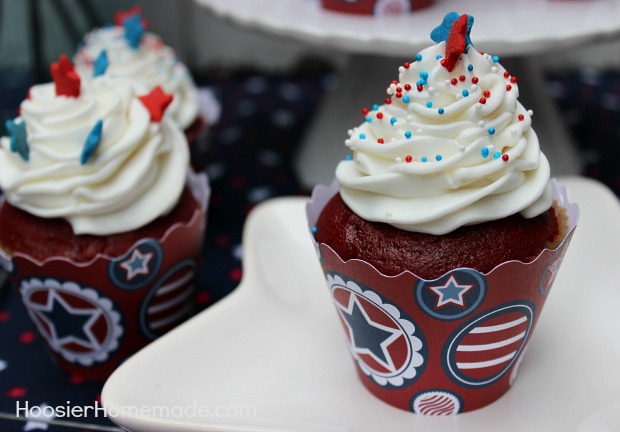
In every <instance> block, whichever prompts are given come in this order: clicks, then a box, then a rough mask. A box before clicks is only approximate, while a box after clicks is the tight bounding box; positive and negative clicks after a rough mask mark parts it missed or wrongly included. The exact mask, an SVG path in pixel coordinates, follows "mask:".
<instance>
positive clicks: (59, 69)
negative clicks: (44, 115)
mask: <svg viewBox="0 0 620 432" xmlns="http://www.w3.org/2000/svg"><path fill="white" fill-rule="evenodd" d="M50 71H51V73H52V78H53V79H54V84H55V86H56V96H67V97H75V98H76V97H78V96H79V95H80V76H79V75H78V74H77V72H76V71H75V69H73V65H72V64H71V62H70V61H69V59H68V58H67V56H66V55H64V54H61V56H60V58H59V59H58V62H57V63H52V65H51V67H50Z"/></svg>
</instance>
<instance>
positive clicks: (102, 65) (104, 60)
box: [93, 50, 110, 78]
mask: <svg viewBox="0 0 620 432" xmlns="http://www.w3.org/2000/svg"><path fill="white" fill-rule="evenodd" d="M109 64H110V63H109V62H108V53H107V52H106V50H101V52H100V53H99V55H98V56H97V58H96V59H95V61H94V62H93V77H95V78H96V77H98V76H101V75H103V74H104V73H105V71H106V70H107V69H108V66H109Z"/></svg>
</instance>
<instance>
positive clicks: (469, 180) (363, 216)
mask: <svg viewBox="0 0 620 432" xmlns="http://www.w3.org/2000/svg"><path fill="white" fill-rule="evenodd" d="M472 25H473V17H471V16H468V15H461V16H459V15H458V14H456V13H454V12H453V13H450V14H448V15H446V17H445V18H444V20H443V22H442V24H441V25H440V26H438V27H437V28H436V29H435V30H433V32H432V33H431V38H432V39H433V40H434V41H435V42H436V44H435V45H433V46H431V47H429V48H426V49H424V50H422V51H421V52H419V53H418V54H417V55H416V56H415V59H414V60H413V61H411V62H407V63H405V64H404V65H402V66H401V67H400V68H399V76H398V80H395V81H393V82H392V83H391V84H390V85H389V87H388V89H387V94H388V97H387V99H386V100H385V103H383V104H381V105H374V106H373V107H371V108H369V109H366V108H365V109H363V115H364V117H365V121H364V122H363V123H362V124H361V125H360V126H358V127H356V128H353V129H352V130H350V131H349V138H348V139H347V140H346V141H345V143H346V145H347V146H348V147H349V148H350V149H351V150H352V151H353V157H352V158H347V159H346V160H344V161H341V162H340V163H339V164H338V166H337V168H336V180H337V181H336V182H334V184H333V185H332V186H331V187H323V186H320V187H317V188H315V191H314V193H313V198H312V202H311V203H310V204H309V206H308V219H309V225H310V227H311V228H312V232H313V237H314V240H315V241H316V244H317V250H318V252H319V256H320V259H321V264H322V267H323V271H324V272H325V275H326V279H327V282H328V287H329V289H330V293H331V295H332V299H333V301H334V304H335V306H336V310H337V312H338V314H339V317H340V320H341V322H342V324H343V327H344V330H345V336H346V339H347V342H348V346H349V348H350V351H351V354H352V356H353V358H354V361H355V364H356V367H357V371H358V375H359V376H360V378H361V379H362V382H363V383H364V385H365V386H366V387H367V388H368V389H369V390H370V391H371V392H372V393H373V394H375V395H376V396H378V397H379V398H380V399H382V400H384V401H386V402H388V403H390V404H392V405H394V406H397V407H399V408H402V409H405V410H409V411H412V412H415V413H420V414H456V413H460V412H464V411H471V410H474V409H477V408H480V407H483V406H485V405H488V404H490V403H491V402H493V401H495V400H497V399H498V398H499V397H500V396H501V395H502V394H504V393H505V392H506V391H507V390H508V389H509V388H510V386H511V385H512V383H513V381H514V379H515V377H516V374H517V370H518V365H519V364H520V361H521V359H522V356H523V354H524V352H525V349H526V347H527V344H528V342H529V340H530V337H531V334H532V331H533V329H534V327H535V324H536V322H537V321H538V318H539V316H540V313H541V311H542V308H543V305H544V302H545V300H546V298H547V296H548V294H549V290H550V288H551V285H552V283H553V280H554V279H555V275H556V274H557V271H558V269H559V265H560V263H561V260H562V258H563V255H564V253H565V252H566V248H567V245H568V243H569V242H570V238H571V237H572V233H573V230H574V228H575V226H576V223H577V219H578V215H579V212H578V208H577V207H576V206H575V205H574V204H570V203H569V202H568V199H567V195H566V191H565V190H564V189H563V188H562V187H560V186H559V185H557V183H556V182H555V180H553V179H550V168H549V163H548V161H547V159H546V158H545V156H544V154H542V153H541V151H540V147H539V143H538V139H537V137H536V133H535V132H534V130H533V129H532V127H531V119H532V112H531V111H528V110H526V109H525V108H524V107H523V106H522V105H521V103H520V102H519V101H518V85H517V78H516V77H514V76H512V75H511V74H510V73H509V72H508V71H506V70H505V69H504V68H503V67H502V66H501V64H500V63H499V58H498V57H497V56H493V55H489V54H485V53H481V52H478V51H477V50H476V49H475V48H474V46H473V44H472V43H471V40H470V37H469V35H470V30H471V27H472Z"/></svg>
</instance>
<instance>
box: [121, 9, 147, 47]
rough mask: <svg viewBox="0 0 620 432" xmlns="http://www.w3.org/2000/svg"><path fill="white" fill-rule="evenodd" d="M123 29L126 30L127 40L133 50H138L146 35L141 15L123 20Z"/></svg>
mask: <svg viewBox="0 0 620 432" xmlns="http://www.w3.org/2000/svg"><path fill="white" fill-rule="evenodd" d="M123 27H124V28H125V39H126V40H127V43H128V44H129V46H130V47H131V48H133V49H138V47H139V46H140V41H141V40H142V35H143V34H144V25H143V24H142V18H141V17H140V15H132V16H130V17H128V18H125V19H124V20H123Z"/></svg>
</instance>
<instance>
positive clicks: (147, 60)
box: [73, 26, 198, 129]
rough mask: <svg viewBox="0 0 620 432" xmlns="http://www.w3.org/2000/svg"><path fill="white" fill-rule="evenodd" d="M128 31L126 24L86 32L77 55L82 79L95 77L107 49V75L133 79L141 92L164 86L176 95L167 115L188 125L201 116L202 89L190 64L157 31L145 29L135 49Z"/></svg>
mask: <svg viewBox="0 0 620 432" xmlns="http://www.w3.org/2000/svg"><path fill="white" fill-rule="evenodd" d="M124 34H125V29H124V28H123V27H122V26H110V27H103V28H99V29H95V30H93V31H91V32H90V33H88V34H87V35H86V36H84V43H83V45H82V46H81V47H80V49H79V50H78V52H77V54H76V55H75V56H74V59H73V61H74V63H75V70H76V71H77V72H78V74H79V75H80V77H81V78H82V81H85V80H92V79H93V62H94V61H95V60H96V59H97V57H98V56H99V54H101V52H102V51H103V50H105V51H106V54H107V56H108V62H109V65H108V68H107V70H106V72H105V75H109V76H113V77H116V78H122V79H127V80H129V82H130V83H131V84H132V85H133V86H134V87H135V89H136V93H137V94H138V95H143V94H146V93H148V92H150V91H151V90H152V89H153V88H154V87H156V86H158V85H159V86H161V87H162V89H163V90H164V92H166V93H169V94H172V95H174V99H173V100H172V104H171V105H170V106H169V107H168V109H167V110H166V115H168V116H171V117H172V118H173V119H174V120H175V121H176V122H177V123H178V124H179V126H181V128H182V129H187V128H188V127H189V126H191V124H192V123H193V122H194V121H195V120H196V118H197V117H198V89H197V88H196V85H195V84H194V81H193V79H192V77H191V75H190V73H189V71H188V69H187V67H186V66H185V65H184V64H183V63H182V62H181V61H179V60H178V59H177V57H176V56H175V54H174V51H173V50H172V48H170V47H169V46H167V45H165V44H164V43H163V41H162V40H161V38H160V37H158V36H157V35H155V34H153V33H149V32H145V33H144V35H143V36H142V40H141V42H140V45H139V46H138V48H137V49H133V48H132V47H131V46H130V45H129V43H128V42H127V40H126V39H125V36H124Z"/></svg>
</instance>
